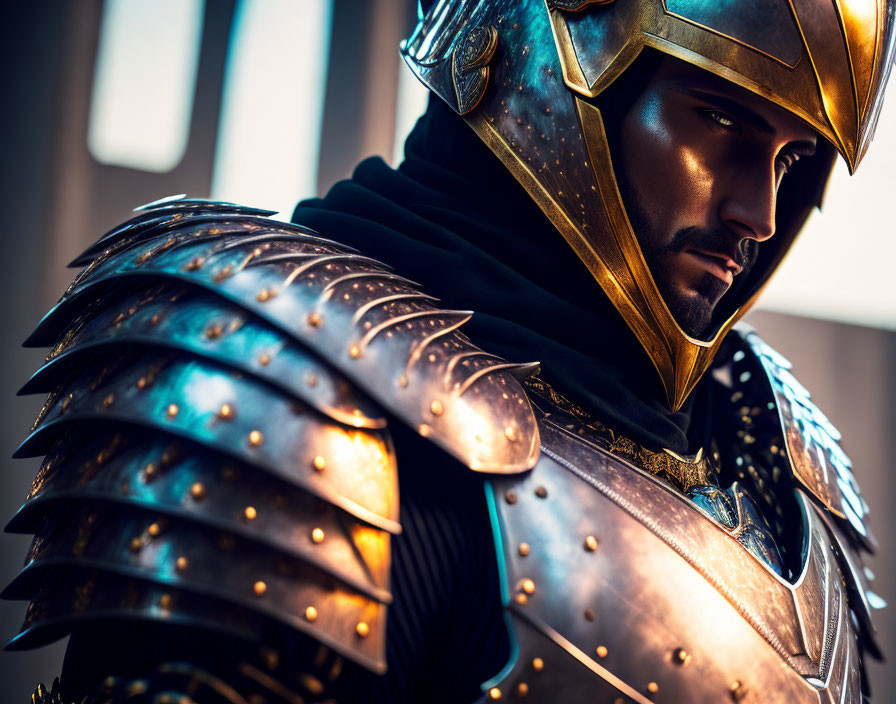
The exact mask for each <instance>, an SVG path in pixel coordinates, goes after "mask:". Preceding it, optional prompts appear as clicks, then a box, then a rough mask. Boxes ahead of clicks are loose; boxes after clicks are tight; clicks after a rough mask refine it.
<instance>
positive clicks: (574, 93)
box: [402, 0, 896, 409]
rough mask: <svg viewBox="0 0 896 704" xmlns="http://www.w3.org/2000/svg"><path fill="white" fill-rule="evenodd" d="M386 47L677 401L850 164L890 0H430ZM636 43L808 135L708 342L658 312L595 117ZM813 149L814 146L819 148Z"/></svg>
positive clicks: (883, 48) (890, 49)
mask: <svg viewBox="0 0 896 704" xmlns="http://www.w3.org/2000/svg"><path fill="white" fill-rule="evenodd" d="M429 5H430V7H429V9H428V11H427V12H426V13H425V14H422V15H421V17H420V22H419V24H418V25H417V28H416V29H415V30H414V32H413V34H412V35H411V37H410V38H409V39H408V40H407V41H406V42H405V43H404V44H403V45H402V53H403V55H404V57H405V59H406V61H407V63H408V65H409V66H410V67H411V69H412V70H413V71H414V72H415V73H416V74H417V76H418V77H419V78H420V80H421V81H422V82H423V83H424V84H426V86H427V87H429V88H430V89H431V90H432V91H433V93H435V94H436V95H437V96H438V97H439V98H441V99H442V100H444V101H445V102H446V103H447V104H448V105H449V106H451V107H452V108H453V109H454V110H455V111H456V112H457V113H458V114H460V115H463V116H464V117H465V119H466V121H467V122H468V124H469V125H470V127H472V129H473V130H474V131H475V132H476V133H477V134H478V135H479V137H480V138H481V139H482V140H483V142H484V143H485V144H486V145H487V146H488V147H489V148H490V149H491V150H492V151H493V152H494V153H495V154H496V156H498V157H499V158H500V159H501V161H502V162H503V163H504V165H505V166H506V167H507V169H508V171H510V173H512V174H513V176H514V177H515V178H516V179H517V180H518V181H519V182H520V184H521V185H522V186H523V187H524V188H525V189H526V191H527V192H528V193H529V195H530V196H531V197H532V199H533V200H534V201H535V202H536V203H537V204H538V205H539V206H540V207H541V209H542V210H543V211H544V213H545V214H546V215H547V217H548V218H549V219H550V220H551V222H552V223H553V225H554V227H556V228H557V230H558V232H559V233H560V234H561V235H562V236H563V238H564V239H565V240H566V242H567V244H568V245H569V246H570V247H572V249H573V250H574V251H575V253H576V254H577V255H578V256H579V258H580V259H581V260H582V262H583V263H584V264H585V265H586V266H587V267H588V269H589V271H590V272H591V273H592V275H593V276H594V278H595V280H596V281H597V283H598V284H599V285H600V287H601V288H602V289H603V291H604V293H605V294H606V295H607V297H608V298H609V299H610V301H611V302H612V303H613V305H614V306H615V307H616V309H617V310H618V311H619V313H620V315H621V316H622V317H623V318H624V319H625V321H626V323H627V324H628V326H629V327H630V328H631V330H632V332H633V333H634V334H635V336H636V337H637V338H638V340H639V341H640V342H641V345H642V346H643V347H644V349H645V351H646V352H647V354H648V355H649V357H650V358H651V360H652V362H653V364H654V366H655V368H656V370H657V372H658V374H659V376H660V379H661V380H662V383H663V385H664V387H665V389H666V393H667V397H668V403H669V406H670V408H672V409H678V408H680V407H681V405H682V403H683V402H684V401H685V399H686V398H687V397H688V395H689V394H690V391H691V390H692V389H693V388H694V387H695V386H696V384H697V382H698V381H699V380H700V378H701V376H702V375H703V373H704V372H705V371H706V370H707V369H708V368H709V366H710V364H711V363H712V360H713V357H714V356H715V354H716V353H717V352H718V349H719V347H720V346H721V344H722V341H723V339H724V338H725V335H726V333H727V332H728V331H729V330H730V329H731V328H732V326H733V325H734V324H735V323H736V322H737V320H738V319H739V318H741V317H742V316H743V314H744V313H745V312H746V311H747V310H748V309H749V307H750V306H751V305H752V304H753V302H754V301H755V300H756V297H757V296H758V294H759V292H760V290H761V289H762V287H763V285H764V284H765V283H766V282H767V281H768V279H769V278H770V277H771V276H772V275H773V274H774V272H775V270H776V269H777V267H778V264H779V263H780V262H781V260H782V259H783V257H784V256H785V254H786V253H787V251H788V250H789V249H790V247H791V245H792V243H793V242H794V240H795V238H796V236H797V234H798V232H799V230H800V229H801V227H802V225H803V223H804V222H805V219H806V217H807V216H808V214H809V212H810V211H811V209H812V208H813V207H815V206H817V205H818V204H820V202H821V198H822V193H823V190H824V185H825V182H826V180H827V177H828V174H829V172H830V167H831V165H832V163H833V156H834V150H836V151H837V152H839V153H840V154H841V155H842V156H843V158H844V159H845V161H846V163H847V164H848V166H849V168H850V170H854V169H855V168H856V167H857V165H858V163H859V161H860V160H861V157H862V155H863V154H864V153H865V151H866V149H867V148H868V144H869V143H870V141H871V138H872V136H873V134H874V129H875V126H876V122H877V116H878V114H879V111H880V107H881V104H882V98H883V90H884V87H885V85H886V80H887V76H888V74H889V71H890V69H891V67H892V65H893V55H894V50H896V33H894V9H896V4H894V1H893V0H868V1H865V0H834V1H832V0H789V1H788V0H762V2H749V3H745V2H728V1H725V2H722V1H718V2H704V1H702V0H626V1H625V2H620V1H616V0H436V1H434V2H431V3H429ZM651 52H653V53H655V54H659V55H665V56H671V57H674V58H676V59H678V60H680V61H684V62H687V63H690V64H693V65H694V66H697V67H699V68H701V69H703V70H705V71H708V72H710V73H712V74H715V75H716V76H719V77H721V78H723V79H725V80H727V81H730V82H731V83H733V84H735V85H737V86H740V87H741V88H743V89H745V90H748V91H750V92H752V93H755V94H757V95H759V96H761V97H762V98H764V99H766V100H768V101H770V102H772V103H774V104H775V105H777V106H778V107H780V108H781V109H783V110H786V111H787V112H789V113H791V114H792V115H794V116H795V117H797V118H799V119H800V120H802V121H804V122H805V123H806V124H808V125H809V126H810V127H811V128H812V129H813V130H815V131H816V132H817V133H818V134H819V135H820V136H821V137H822V138H823V139H822V140H820V143H819V146H820V147H821V148H820V149H819V150H818V153H817V154H816V156H815V157H813V158H812V159H808V160H806V161H805V162H804V163H802V164H800V167H799V169H798V170H797V171H794V172H793V173H792V178H791V177H789V178H788V179H787V180H785V182H784V183H783V184H782V186H781V188H780V190H779V192H778V196H777V200H778V203H777V205H778V207H777V213H776V220H777V223H776V235H775V237H774V239H773V240H772V241H770V242H768V243H764V244H763V254H762V256H761V259H760V261H759V263H758V264H759V265H757V266H756V267H754V269H753V271H751V272H750V274H749V275H748V278H747V279H745V281H744V282H743V286H742V287H741V288H740V289H739V290H738V292H737V295H736V296H735V295H728V296H726V298H725V299H724V300H723V301H722V302H721V304H720V309H719V310H718V311H717V315H716V316H715V318H714V320H715V321H716V323H715V329H714V330H712V331H711V334H710V336H709V337H708V339H700V340H698V339H695V338H692V337H690V336H688V335H687V334H685V332H684V331H683V330H682V329H681V327H680V326H679V325H678V323H677V322H676V321H675V319H674V318H673V316H672V314H671V313H670V312H669V309H668V308H667V306H666V304H665V302H664V301H663V299H662V296H661V294H660V292H659V290H658V289H657V287H656V284H655V282H654V279H653V276H652V274H651V272H650V270H649V269H648V267H647V264H646V262H645V260H644V257H643V255H642V252H641V247H640V245H639V243H638V240H637V238H636V233H635V232H634V231H633V229H632V226H631V223H630V222H629V217H628V213H627V211H626V206H625V204H624V203H623V199H622V196H621V194H620V191H619V187H618V183H617V175H616V173H615V171H614V166H613V154H612V145H611V143H610V142H609V141H608V136H607V125H606V124H605V119H606V110H605V108H606V107H607V106H606V104H605V103H604V101H605V100H606V101H608V102H609V103H610V104H611V105H612V102H613V100H614V97H613V95H612V93H613V90H614V89H615V88H616V87H617V86H620V85H624V84H625V81H626V78H627V76H628V75H629V74H630V73H631V69H632V67H633V66H635V65H636V64H637V63H638V61H639V60H640V58H641V57H644V56H646V55H648V54H650V53H651ZM825 147H826V148H825Z"/></svg>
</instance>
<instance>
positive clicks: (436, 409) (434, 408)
mask: <svg viewBox="0 0 896 704" xmlns="http://www.w3.org/2000/svg"><path fill="white" fill-rule="evenodd" d="M429 410H430V411H431V412H432V414H433V415H434V416H440V415H442V413H443V412H444V411H445V408H444V407H443V406H442V402H441V401H433V402H432V403H431V404H429Z"/></svg>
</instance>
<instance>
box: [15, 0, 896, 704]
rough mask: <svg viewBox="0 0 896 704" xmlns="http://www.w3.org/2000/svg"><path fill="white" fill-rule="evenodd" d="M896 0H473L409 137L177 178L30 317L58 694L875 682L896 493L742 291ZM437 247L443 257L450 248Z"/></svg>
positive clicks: (34, 525) (436, 25) (430, 13)
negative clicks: (882, 523) (286, 209)
mask: <svg viewBox="0 0 896 704" xmlns="http://www.w3.org/2000/svg"><path fill="white" fill-rule="evenodd" d="M894 21H896V2H894V0H837V1H836V2H831V0H787V1H786V2H785V1H784V0H754V2H750V3H743V2H734V1H732V0H719V1H718V2H715V3H706V2H698V1H697V0H615V1H614V0H434V1H432V2H428V3H421V10H420V15H419V22H418V24H417V27H416V29H415V30H414V32H413V34H412V35H411V36H410V37H409V38H408V39H407V40H406V41H405V42H403V44H402V46H401V52H402V55H403V56H404V58H405V60H406V61H407V63H408V65H409V66H410V67H411V69H412V70H413V71H414V72H415V74H416V75H417V77H418V78H419V79H420V80H421V81H422V82H423V83H425V84H426V85H427V86H428V88H429V89H430V90H431V92H432V96H431V100H430V105H429V108H428V110H427V112H426V114H425V115H424V116H423V117H422V118H421V120H420V121H419V122H418V124H417V126H416V127H415V129H414V131H413V133H412V134H411V136H410V138H409V140H408V142H407V145H406V159H405V161H404V162H403V164H402V165H401V166H400V167H399V168H398V169H395V170H393V169H391V168H389V167H388V166H387V165H386V164H385V163H384V162H383V161H382V160H381V159H377V158H374V159H369V160H367V161H364V162H362V163H361V164H360V165H359V166H358V167H357V169H356V171H355V173H354V175H353V176H352V178H351V179H349V180H347V181H343V182H340V183H338V184H336V185H335V186H334V187H333V188H332V189H331V190H330V192H329V193H328V194H327V195H326V196H325V197H324V198H321V199H311V200H306V201H303V202H301V203H299V205H298V207H297V208H296V210H295V213H294V215H293V222H292V223H289V224H287V223H283V222H280V221H277V220H272V219H270V218H269V217H268V216H269V215H271V213H269V212H267V211H261V210H258V209H255V208H251V207H247V206H241V205H235V204H231V203H220V202H212V201H206V200H201V199H177V198H176V199H164V200H162V201H158V202H155V203H152V204H150V205H148V206H144V207H143V208H141V209H138V211H137V213H136V215H135V217H134V218H132V219H131V220H129V221H128V222H126V223H124V224H123V225H121V226H119V227H117V228H115V229H113V230H112V231H110V232H109V233H108V234H106V235H105V236H103V237H102V238H101V239H100V240H99V241H98V242H97V243H96V244H95V245H93V246H92V247H91V248H90V249H88V250H87V251H86V252H84V253H83V254H82V255H81V256H80V257H78V258H77V259H76V260H75V262H74V265H76V266H83V267H84V269H83V270H82V271H81V273H80V274H79V275H78V277H77V278H76V279H75V281H74V282H73V283H72V285H71V286H70V287H69V289H68V290H67V291H66V292H65V294H64V295H63V297H62V299H61V300H60V301H59V303H58V304H57V305H56V306H55V307H54V308H53V309H52V310H51V311H50V312H49V313H48V314H47V316H46V317H45V318H44V319H43V320H42V321H41V323H40V325H39V327H38V328H37V330H36V331H35V332H34V333H33V335H32V336H31V337H30V338H29V340H28V341H27V344H29V345H33V346H46V347H49V348H50V352H49V353H48V356H47V361H46V364H44V366H43V367H41V369H40V370H38V371H37V373H36V374H35V375H34V377H32V379H31V380H29V381H28V383H27V384H26V386H25V388H24V389H23V390H24V391H25V392H28V393H46V394H49V395H48V398H47V402H46V404H45V405H44V407H43V409H42V410H41V412H40V414H39V417H38V419H37V421H36V422H35V424H34V427H33V429H32V432H31V434H30V435H29V436H28V437H27V439H26V440H25V441H24V443H23V444H22V446H21V447H20V448H19V450H18V455H20V456H34V455H44V456H45V459H44V462H43V464H42V466H41V469H40V471H39V474H38V476H37V478H36V479H35V481H34V484H33V486H32V489H31V491H30V493H29V495H28V497H27V500H26V502H25V504H24V505H23V507H22V508H21V510H20V511H19V512H18V513H17V514H16V515H15V517H13V519H12V521H11V523H10V524H9V527H8V529H9V530H12V531H17V532H29V533H33V534H34V540H33V543H32V546H31V549H30V551H29V554H28V556H27V559H26V563H25V567H24V569H23V570H22V572H21V573H20V574H19V576H18V577H17V578H16V579H15V580H14V581H13V583H12V584H10V585H8V586H7V587H6V590H5V591H4V592H3V596H4V598H10V599H23V600H27V601H28V602H29V603H28V607H27V612H26V615H25V621H24V624H23V626H22V629H21V631H20V633H19V634H18V635H16V636H15V638H13V640H12V642H11V643H10V645H9V646H8V647H11V648H13V649H21V648H32V647H37V646H40V645H42V644H45V643H48V642H50V641H53V640H56V639H58V638H60V637H62V636H65V635H70V640H69V645H68V649H67V653H66V659H65V664H64V666H63V671H62V673H61V677H60V679H59V680H57V681H56V682H55V683H54V684H53V686H52V687H51V688H50V689H49V690H48V689H47V688H45V687H44V686H43V685H41V686H40V687H39V688H38V690H37V692H36V693H35V694H34V696H33V698H32V701H33V702H36V703H40V704H47V703H49V702H52V703H54V704H62V703H65V704H72V703H74V702H78V703H85V704H101V703H102V704H105V703H107V702H152V703H153V704H163V703H164V702H182V703H184V704H187V703H195V704H225V703H226V704H247V703H250V704H265V703H269V704H284V703H289V704H296V703H298V702H343V703H350V702H362V701H363V702H446V703H447V702H451V703H453V704H456V703H459V702H487V701H517V700H519V701H532V702H549V701H554V700H559V701H565V702H574V703H579V702H583V703H584V702H589V703H591V702H606V703H607V704H610V703H614V704H615V703H617V702H620V703H621V702H637V703H638V704H649V703H650V702H656V703H661V702H669V703H673V702H694V703H697V702H700V703H702V702H707V703H708V702H725V701H730V702H744V703H749V702H788V703H792V702H799V703H806V704H810V703H811V704H821V703H822V702H850V703H860V702H864V701H868V697H869V696H870V695H869V691H868V686H867V681H866V678H865V676H864V670H863V662H864V661H865V659H866V658H867V657H877V656H880V652H879V648H878V645H877V644H876V642H875V631H874V626H873V622H872V611H873V609H875V608H878V607H880V606H881V599H880V597H878V596H877V595H876V594H875V593H874V591H873V590H872V587H871V584H870V582H869V573H868V572H867V570H865V569H864V566H863V562H862V559H863V554H865V553H867V552H870V551H871V550H873V548H874V545H875V541H874V537H873V535H872V533H871V531H870V528H869V524H868V516H867V505H866V504H865V502H864V501H863V499H862V497H861V493H860V491H859V488H858V486H857V484H856V481H855V478H854V476H853V474H852V470H851V464H850V461H849V459H848V458H847V456H846V454H845V453H844V452H843V450H842V449H841V447H840V444H839V440H840V436H839V433H838V432H837V430H836V429H835V428H834V427H833V426H832V425H831V423H830V422H829V421H828V420H827V418H826V417H825V416H824V414H823V413H822V412H821V411H820V410H819V409H818V408H817V407H816V406H815V405H814V404H813V402H812V401H811V400H810V397H809V393H808V392H807V391H806V389H805V388H804V387H803V386H802V385H801V384H800V383H799V382H798V381H797V379H796V378H795V376H794V375H793V373H792V371H791V369H790V364H789V363H788V362H787V360H785V359H784V358H783V357H782V356H781V355H780V354H778V353H777V352H775V351H774V350H773V349H772V348H771V347H769V346H768V345H767V344H766V343H764V342H763V341H762V339H761V338H760V337H759V335H758V334H757V332H756V331H754V330H752V329H750V328H747V327H744V326H742V325H738V326H737V327H735V325H736V324H737V323H738V321H739V320H740V319H741V318H742V317H743V315H744V314H745V313H746V312H747V310H749V308H750V307H751V306H752V304H753V303H754V302H755V300H756V298H757V297H758V295H759V293H760V292H761V290H762V288H763V286H764V285H765V284H766V283H767V282H768V281H769V279H770V277H771V276H773V275H774V273H775V271H776V269H777V268H778V266H779V264H780V262H781V260H782V259H783V257H784V256H785V255H786V254H787V253H788V251H789V250H790V249H791V247H792V245H793V243H794V241H795V239H796V237H797V235H798V233H799V231H800V230H801V228H802V226H803V224H804V222H805V220H806V218H807V216H808V215H809V213H810V212H811V211H812V210H813V209H814V208H816V207H818V206H819V205H820V203H821V200H822V195H823V192H824V189H825V184H826V182H827V180H828V176H829V174H830V171H831V168H832V165H833V163H834V161H835V159H836V158H837V155H838V154H839V156H840V157H842V158H843V159H844V160H845V162H846V164H847V166H848V167H849V169H850V171H854V170H855V169H856V168H857V167H858V165H859V162H860V161H861V159H862V157H863V155H864V154H865V152H866V150H867V149H868V146H869V143H870V141H871V138H872V136H873V134H874V129H875V125H876V122H877V117H878V114H879V111H880V106H881V103H882V96H883V90H884V87H885V85H886V81H887V77H888V72H889V70H890V68H891V67H892V65H893V56H894V46H896V35H894ZM415 282H419V283H415Z"/></svg>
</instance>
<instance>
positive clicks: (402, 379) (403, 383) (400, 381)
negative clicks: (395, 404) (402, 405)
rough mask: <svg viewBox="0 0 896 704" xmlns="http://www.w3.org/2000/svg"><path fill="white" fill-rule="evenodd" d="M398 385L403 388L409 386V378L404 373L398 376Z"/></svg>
mask: <svg viewBox="0 0 896 704" xmlns="http://www.w3.org/2000/svg"><path fill="white" fill-rule="evenodd" d="M398 385H399V386H400V387H401V388H403V389H404V388H407V385H408V378H407V377H406V376H404V375H403V374H402V375H401V376H400V377H398Z"/></svg>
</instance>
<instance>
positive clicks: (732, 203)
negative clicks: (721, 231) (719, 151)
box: [719, 159, 778, 242]
mask: <svg viewBox="0 0 896 704" xmlns="http://www.w3.org/2000/svg"><path fill="white" fill-rule="evenodd" d="M759 162H760V160H759V159H755V160H753V162H752V163H751V164H749V166H746V165H745V166H746V168H742V169H739V170H738V171H737V172H736V173H735V174H733V175H732V178H731V182H730V183H729V184H728V188H727V189H726V190H727V193H726V194H725V197H724V198H723V199H722V201H721V203H720V205H719V217H720V218H721V220H722V222H723V223H724V224H725V225H727V226H728V227H729V228H731V230H732V231H733V232H735V233H737V234H738V235H739V236H740V237H744V238H749V239H754V240H756V241H757V242H764V241H765V240H767V239H769V238H770V237H772V235H774V234H775V208H776V205H777V195H778V174H777V170H776V169H775V164H774V162H772V163H771V164H768V163H766V162H764V160H763V163H759Z"/></svg>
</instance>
